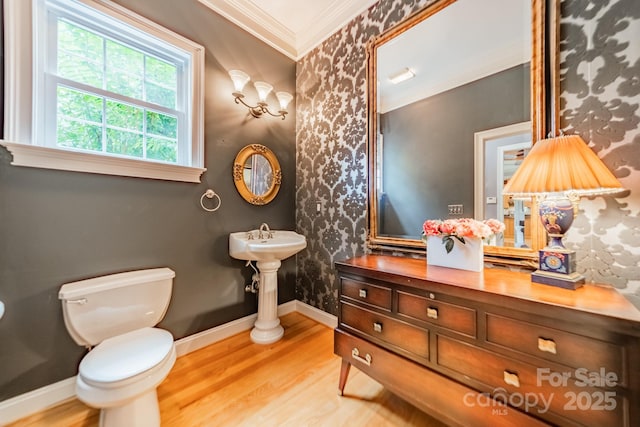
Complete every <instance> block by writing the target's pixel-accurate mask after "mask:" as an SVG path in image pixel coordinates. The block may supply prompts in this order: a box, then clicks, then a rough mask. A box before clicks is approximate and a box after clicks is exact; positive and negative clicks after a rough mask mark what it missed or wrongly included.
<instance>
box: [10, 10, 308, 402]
mask: <svg viewBox="0 0 640 427" xmlns="http://www.w3.org/2000/svg"><path fill="white" fill-rule="evenodd" d="M117 2H118V3H121V4H122V5H125V6H127V7H129V8H130V9H132V10H134V11H135V12H137V13H139V14H141V15H143V16H146V17H147V18H150V19H151V20H153V21H156V22H158V23H160V24H161V25H164V26H166V27H168V28H170V29H172V30H174V31H176V32H177V33H179V34H182V35H184V36H186V37H187V38H190V39H192V40H194V41H196V42H198V43H200V44H202V45H203V46H205V48H206V56H205V62H206V75H205V86H206V94H205V140H206V146H205V155H206V159H205V166H206V167H207V172H206V173H205V174H204V175H203V178H202V183H201V184H190V183H179V182H169V181H160V180H148V179H138V178H125V177H115V176H106V175H94V174H86V173H75V172H63V171H53V170H46V169H34V168H25V167H16V166H11V165H10V162H11V155H10V154H9V153H8V151H7V150H5V149H4V148H3V147H0V300H2V301H4V302H5V305H6V313H5V317H4V318H3V319H2V320H0V342H1V343H2V344H1V345H0V366H1V367H2V368H1V369H0V401H2V400H5V399H7V398H10V397H12V396H16V395H18V394H21V393H24V392H27V391H30V390H33V389H36V388H38V387H41V386H45V385H48V384H51V383H53V382H56V381H59V380H62V379H65V378H68V377H70V376H73V375H75V374H76V372H77V366H78V362H79V360H80V359H81V357H82V356H83V355H84V353H85V350H84V349H83V348H81V347H79V346H77V345H76V344H75V343H74V342H73V341H72V340H71V338H70V337H69V336H68V334H67V331H66V329H65V326H64V324H63V319H62V310H61V305H60V302H59V301H58V298H57V292H58V289H59V287H60V285H61V284H63V283H65V282H68V281H73V280H79V279H84V278H88V277H92V276H96V275H102V274H110V273H114V272H120V271H126V270H131V269H139V268H147V267H157V266H168V267H170V268H172V269H174V270H175V272H176V279H175V281H174V291H173V296H172V300H171V304H170V306H169V310H168V312H167V315H166V317H165V319H164V320H163V321H162V323H161V326H162V327H164V328H166V329H168V330H170V331H171V332H172V333H173V334H174V336H175V338H181V337H184V336H187V335H190V334H193V333H196V332H200V331H203V330H206V329H209V328H212V327H215V326H217V325H221V324H224V323H226V322H229V321H231V320H235V319H238V318H241V317H244V316H246V315H249V314H252V313H255V312H256V310H257V298H256V296H255V295H253V294H245V292H244V285H245V283H247V282H249V281H250V274H251V271H250V270H249V269H248V268H246V267H245V266H244V262H243V261H238V260H234V259H231V258H230V257H229V256H228V247H227V246H228V243H227V242H228V240H227V239H228V234H229V233H230V232H232V231H239V230H248V229H251V228H256V227H258V226H259V225H260V223H262V222H267V223H269V225H270V226H271V227H272V228H279V229H294V228H295V210H294V209H295V205H294V194H295V118H296V117H295V112H294V110H295V104H292V105H291V107H290V111H292V113H291V115H290V116H289V117H288V118H287V119H286V120H285V121H281V120H278V119H274V118H262V119H259V120H258V119H254V118H251V117H249V116H248V111H247V109H246V108H244V107H241V106H238V105H236V104H235V103H234V101H233V98H232V97H231V92H232V89H233V88H232V84H231V81H230V79H229V78H228V76H227V70H229V69H232V68H239V69H242V70H244V71H246V72H247V73H249V74H250V75H251V76H252V78H253V79H257V80H262V79H264V80H265V81H268V82H271V83H272V84H273V85H274V87H275V88H277V89H278V90H286V91H289V92H291V93H293V92H294V91H295V63H294V61H292V60H291V59H289V58H287V57H286V56H284V55H282V54H280V53H279V52H277V51H275V50H274V49H272V48H270V47H269V46H267V45H266V44H264V43H262V42H261V41H259V40H258V39H256V38H254V37H252V36H251V35H249V34H248V33H246V32H244V31H243V30H241V29H239V28H238V27H236V26H235V25H233V24H231V23H230V22H228V21H226V20H225V19H223V18H221V17H220V16H218V15H217V14H215V13H213V12H212V11H210V10H209V9H207V8H206V7H204V6H203V5H201V4H199V3H198V1H197V0H188V1H185V0H183V1H180V2H176V1H173V0H154V1H149V0H118V1H117ZM247 93H248V98H249V99H253V96H252V94H251V92H249V89H248V90H247ZM249 94H251V95H249ZM272 102H273V103H274V104H275V102H276V101H275V98H274V99H273V100H272ZM251 143H260V144H264V145H266V146H268V147H269V148H271V149H272V150H273V151H274V153H275V154H276V156H277V157H278V160H279V162H280V166H281V167H282V171H283V179H282V187H281V188H280V192H279V194H278V196H277V197H276V199H275V200H274V201H273V202H272V203H271V204H269V205H266V206H253V205H250V204H248V203H247V202H245V201H244V200H243V199H242V198H241V197H240V195H239V194H238V193H237V191H236V189H235V186H234V184H233V180H232V165H233V160H234V158H235V156H236V154H237V152H238V151H239V150H240V149H241V148H242V147H244V146H245V145H246V144H251ZM207 188H212V189H214V190H215V191H216V192H218V193H219V194H220V196H221V198H222V207H221V208H220V210H218V211H217V212H214V213H208V212H205V211H204V210H203V209H202V208H201V207H200V204H199V200H200V196H201V195H202V194H203V193H204V192H205V190H206V189H207ZM294 287H295V259H293V258H292V259H289V260H287V261H285V262H284V263H283V265H282V267H281V269H280V274H279V302H280V303H282V302H286V301H289V300H292V299H293V298H294V295H295V291H294Z"/></svg>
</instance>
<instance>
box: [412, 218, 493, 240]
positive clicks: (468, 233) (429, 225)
mask: <svg viewBox="0 0 640 427" xmlns="http://www.w3.org/2000/svg"><path fill="white" fill-rule="evenodd" d="M504 228H505V227H504V224H503V223H502V222H500V221H498V220H496V219H488V220H485V221H479V220H477V219H473V218H459V219H445V220H444V221H443V220H439V219H429V220H426V221H425V222H424V224H423V225H422V234H423V236H455V237H463V238H464V237H478V238H481V239H486V238H487V237H491V236H492V235H494V234H498V233H502V232H503V231H504Z"/></svg>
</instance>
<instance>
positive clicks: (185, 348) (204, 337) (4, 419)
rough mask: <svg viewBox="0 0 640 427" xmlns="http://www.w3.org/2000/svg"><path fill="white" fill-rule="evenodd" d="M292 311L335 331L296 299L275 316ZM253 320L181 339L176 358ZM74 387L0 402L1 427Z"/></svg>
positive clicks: (328, 318) (333, 320)
mask: <svg viewBox="0 0 640 427" xmlns="http://www.w3.org/2000/svg"><path fill="white" fill-rule="evenodd" d="M294 311H297V312H299V313H300V314H303V315H305V316H307V317H309V318H311V319H313V320H315V321H316V322H318V323H322V324H323V325H326V326H328V327H330V328H335V327H336V326H337V325H338V318H337V317H336V316H334V315H332V314H329V313H325V312H324V311H322V310H319V309H317V308H315V307H312V306H310V305H308V304H305V303H303V302H301V301H298V300H293V301H289V302H286V303H284V304H281V305H279V306H278V316H284V315H285V314H289V313H292V312H294ZM256 318H257V314H252V315H249V316H245V317H243V318H241V319H237V320H234V321H231V322H228V323H225V324H224V325H220V326H216V327H215V328H211V329H208V330H206V331H202V332H198V333H197V334H193V335H189V336H188V337H184V338H180V339H179V340H177V341H176V353H177V355H178V356H184V355H185V354H188V353H191V352H192V351H196V350H198V349H201V348H203V347H206V346H208V345H210V344H213V343H216V342H218V341H221V340H223V339H225V338H229V337H231V336H233V335H236V334H239V333H240V332H244V331H248V330H249V329H251V328H252V327H253V324H254V322H255V321H256ZM75 386H76V377H75V376H74V377H71V378H67V379H64V380H62V381H58V382H57V383H53V384H49V385H47V386H44V387H41V388H39V389H36V390H33V391H30V392H28V393H24V394H21V395H19V396H16V397H12V398H11V399H7V400H5V401H2V402H0V426H3V425H6V424H9V423H12V422H14V421H17V420H19V419H20V418H24V417H28V416H29V415H31V414H34V413H36V412H39V411H42V410H45V409H47V408H50V407H52V406H56V405H59V404H61V403H63V402H65V401H67V400H69V399H72V398H75V395H76V393H75V391H76V390H75Z"/></svg>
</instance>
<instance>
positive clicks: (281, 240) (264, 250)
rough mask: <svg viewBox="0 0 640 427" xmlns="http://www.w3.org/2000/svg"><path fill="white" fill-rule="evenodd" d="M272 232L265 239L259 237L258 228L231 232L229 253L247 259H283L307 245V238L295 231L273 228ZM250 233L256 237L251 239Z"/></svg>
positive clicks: (234, 256)
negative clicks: (269, 236)
mask: <svg viewBox="0 0 640 427" xmlns="http://www.w3.org/2000/svg"><path fill="white" fill-rule="evenodd" d="M271 233H272V236H273V237H271V238H264V239H258V234H259V232H258V230H251V231H248V232H247V231H238V232H235V233H231V234H229V255H231V256H232V257H233V258H236V259H242V260H245V261H282V260H283V259H285V258H289V257H290V256H291V255H295V254H297V253H298V252H300V251H301V250H303V249H304V248H306V247H307V239H306V238H305V237H304V236H303V235H302V234H298V233H296V232H295V231H287V230H271ZM249 234H251V235H252V236H253V237H254V238H253V239H250V238H249ZM264 235H267V232H264Z"/></svg>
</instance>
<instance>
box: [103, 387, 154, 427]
mask: <svg viewBox="0 0 640 427" xmlns="http://www.w3.org/2000/svg"><path fill="white" fill-rule="evenodd" d="M122 426H130V427H159V426H160V408H159V406H158V394H157V392H156V389H155V388H154V389H152V390H150V391H148V392H147V393H144V394H142V395H140V396H138V397H137V398H135V399H133V400H132V401H131V402H129V403H127V404H125V405H122V406H112V407H110V408H102V409H101V410H100V427H122Z"/></svg>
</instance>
